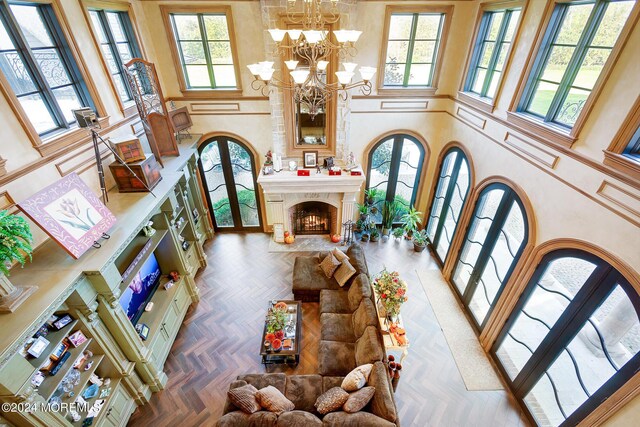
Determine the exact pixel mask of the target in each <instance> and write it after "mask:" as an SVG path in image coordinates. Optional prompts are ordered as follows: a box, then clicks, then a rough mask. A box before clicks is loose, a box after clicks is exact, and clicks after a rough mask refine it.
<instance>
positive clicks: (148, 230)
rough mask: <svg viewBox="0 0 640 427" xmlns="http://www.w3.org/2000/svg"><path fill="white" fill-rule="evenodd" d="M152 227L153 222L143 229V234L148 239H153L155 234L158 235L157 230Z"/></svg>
mask: <svg viewBox="0 0 640 427" xmlns="http://www.w3.org/2000/svg"><path fill="white" fill-rule="evenodd" d="M152 226H153V221H149V222H147V225H145V226H144V227H142V232H143V233H144V235H145V236H146V237H151V236H153V235H154V234H156V230H155V229H154V228H153V227H152Z"/></svg>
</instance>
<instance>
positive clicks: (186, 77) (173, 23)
mask: <svg viewBox="0 0 640 427" xmlns="http://www.w3.org/2000/svg"><path fill="white" fill-rule="evenodd" d="M171 26H172V27H173V34H175V40H176V44H177V45H178V55H180V63H181V64H182V73H183V75H184V80H185V83H186V84H187V86H188V87H191V80H190V79H189V73H187V62H186V61H185V59H184V54H183V53H182V45H181V44H180V34H178V27H177V26H176V20H175V19H174V18H173V15H172V16H171Z"/></svg>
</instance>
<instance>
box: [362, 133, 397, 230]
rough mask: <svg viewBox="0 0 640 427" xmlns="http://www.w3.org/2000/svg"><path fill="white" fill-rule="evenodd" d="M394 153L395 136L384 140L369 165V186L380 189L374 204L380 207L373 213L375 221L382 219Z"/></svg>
mask: <svg viewBox="0 0 640 427" xmlns="http://www.w3.org/2000/svg"><path fill="white" fill-rule="evenodd" d="M392 153H393V138H391V139H389V140H387V141H385V142H383V143H382V144H380V145H379V146H378V147H376V149H375V151H374V152H373V154H372V155H371V166H370V167H369V186H368V188H375V189H376V190H378V193H377V194H376V198H375V203H374V206H375V207H376V208H378V210H377V212H376V213H375V214H373V215H372V218H371V219H372V220H374V221H375V222H381V221H382V204H383V203H384V200H385V198H386V195H387V188H388V185H389V173H390V172H391V156H392Z"/></svg>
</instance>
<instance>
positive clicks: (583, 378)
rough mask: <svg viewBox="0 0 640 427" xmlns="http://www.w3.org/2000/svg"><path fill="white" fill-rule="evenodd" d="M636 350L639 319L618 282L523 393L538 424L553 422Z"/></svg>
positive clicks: (639, 341) (639, 344) (638, 348)
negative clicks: (528, 390)
mask: <svg viewBox="0 0 640 427" xmlns="http://www.w3.org/2000/svg"><path fill="white" fill-rule="evenodd" d="M638 351H640V321H639V320H638V315H637V314H636V311H635V308H634V307H633V304H632V302H631V301H630V299H629V297H628V296H627V294H626V293H625V291H624V290H623V289H622V287H621V286H620V285H616V286H615V288H614V290H613V292H611V293H610V294H609V296H608V297H607V298H606V299H605V300H604V301H603V302H602V304H600V306H599V307H598V308H597V309H596V310H595V312H594V313H593V314H592V315H591V316H590V317H589V319H588V320H587V322H586V323H584V324H583V325H582V327H581V328H580V329H579V331H578V333H577V335H575V337H573V339H572V340H571V341H570V342H569V344H568V345H567V346H566V347H565V348H564V349H563V350H562V352H561V353H560V355H559V356H558V357H557V358H556V360H555V361H554V362H553V363H552V364H551V366H549V368H548V369H547V370H546V371H544V374H543V376H542V377H541V378H540V380H539V381H538V382H537V383H536V385H535V386H534V387H533V388H532V389H531V391H530V392H529V393H528V394H527V395H526V396H525V398H524V401H525V404H526V405H527V407H528V408H529V410H530V411H531V413H532V414H533V415H534V417H535V418H536V421H537V422H538V424H540V425H549V426H557V425H559V424H561V423H562V422H563V421H565V419H567V418H568V417H569V416H570V415H571V414H573V413H574V412H575V411H576V410H577V409H578V408H579V407H580V406H581V405H582V404H583V403H584V402H586V401H587V399H589V398H590V397H591V396H592V395H593V394H594V393H595V392H596V391H598V390H599V389H600V387H602V386H603V385H604V384H605V383H606V382H607V381H608V380H609V379H610V378H611V377H612V376H613V375H615V374H616V373H617V372H618V371H619V370H620V369H621V368H622V366H624V365H625V363H627V362H628V361H629V360H631V359H632V358H633V357H634V356H635V355H636V354H637V353H638Z"/></svg>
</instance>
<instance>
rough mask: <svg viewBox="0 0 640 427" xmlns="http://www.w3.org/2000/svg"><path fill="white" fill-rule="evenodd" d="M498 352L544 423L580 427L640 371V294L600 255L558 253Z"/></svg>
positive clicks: (541, 270) (531, 287)
mask: <svg viewBox="0 0 640 427" xmlns="http://www.w3.org/2000/svg"><path fill="white" fill-rule="evenodd" d="M492 353H493V355H494V356H495V358H496V360H497V361H498V365H499V366H500V368H501V369H502V371H503V372H504V373H505V376H506V377H507V378H508V379H509V382H510V385H511V387H512V389H513V391H514V394H515V395H516V397H518V398H519V399H521V400H523V401H524V403H525V405H526V407H527V408H528V409H529V412H530V413H531V415H532V416H533V417H534V418H535V420H536V422H537V423H538V424H539V425H550V426H558V425H563V426H565V425H566V426H569V425H576V424H578V423H579V422H580V420H582V419H583V418H584V417H585V416H586V415H588V414H589V413H591V412H592V411H593V410H594V409H595V408H596V407H597V406H598V405H599V404H600V403H602V402H603V401H604V400H605V399H607V398H608V397H609V396H610V395H611V394H612V393H613V392H614V391H616V390H617V389H619V388H620V387H621V386H622V385H623V384H624V383H625V382H626V381H628V380H629V379H630V378H631V377H632V376H633V374H634V373H635V372H637V371H638V369H640V296H639V295H638V292H637V291H636V290H635V289H634V288H633V287H632V286H631V284H630V283H629V281H628V280H627V279H625V277H624V276H622V274H620V272H618V270H616V269H615V268H614V267H612V266H611V265H610V264H609V263H607V262H606V261H604V260H602V259H600V258H599V257H597V256H595V255H593V254H590V253H588V252H585V251H582V250H577V249H562V250H557V251H554V252H551V253H549V254H547V255H546V256H545V257H544V258H543V259H542V261H541V262H540V264H539V265H538V267H537V268H536V270H535V272H534V273H533V276H532V277H531V280H530V281H529V284H528V285H527V288H526V289H525V291H524V292H523V293H522V295H521V296H520V300H519V301H518V303H517V305H516V308H515V309H514V314H513V315H512V316H510V318H509V320H508V321H507V323H506V324H505V326H504V327H503V329H502V331H501V333H500V334H499V335H498V339H497V340H496V342H495V344H494V346H493V348H492Z"/></svg>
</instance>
